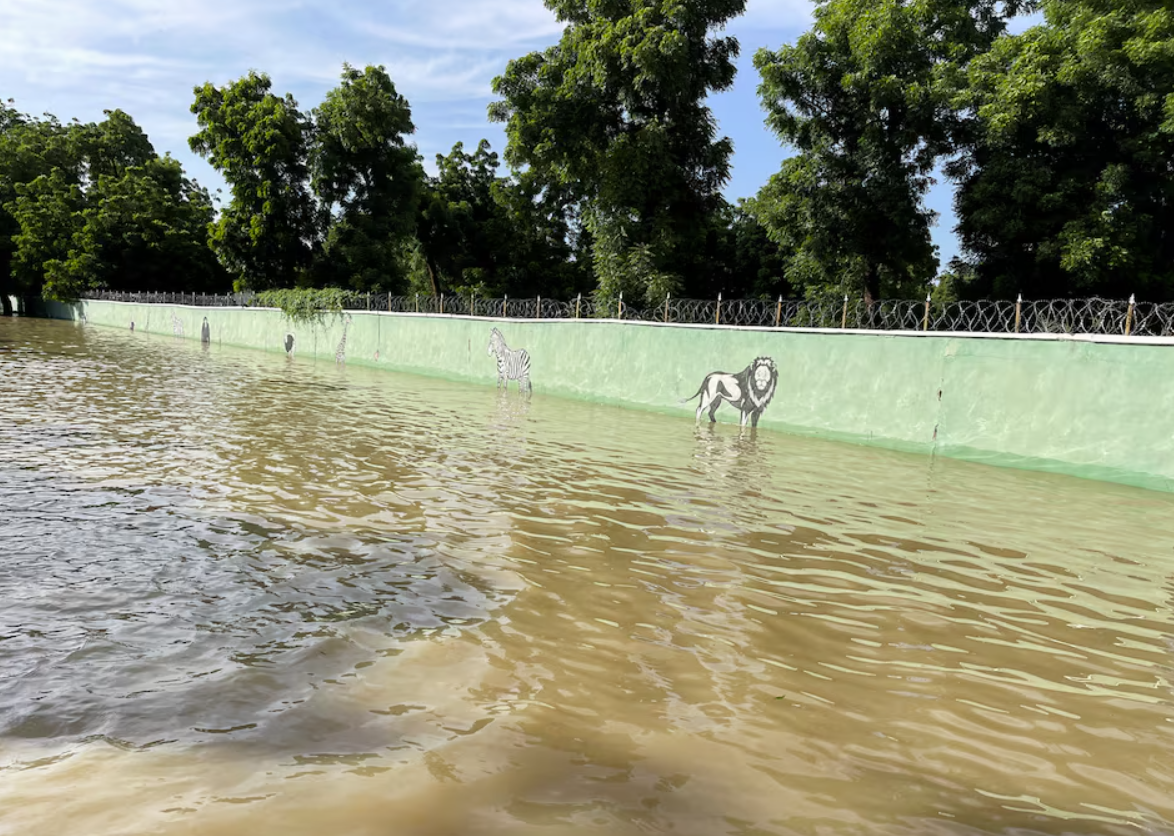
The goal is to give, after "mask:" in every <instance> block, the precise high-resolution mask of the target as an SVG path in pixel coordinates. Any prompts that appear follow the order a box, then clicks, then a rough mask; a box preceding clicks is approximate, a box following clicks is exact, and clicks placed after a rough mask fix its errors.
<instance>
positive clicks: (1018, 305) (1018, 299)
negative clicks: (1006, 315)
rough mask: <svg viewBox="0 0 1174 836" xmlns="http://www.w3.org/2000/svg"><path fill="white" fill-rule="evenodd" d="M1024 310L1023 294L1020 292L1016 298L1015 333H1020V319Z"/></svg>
mask: <svg viewBox="0 0 1174 836" xmlns="http://www.w3.org/2000/svg"><path fill="white" fill-rule="evenodd" d="M1022 312H1023V294H1022V293H1020V294H1019V295H1018V296H1017V297H1016V299H1015V333H1016V334H1018V333H1019V319H1020V316H1021V315H1022Z"/></svg>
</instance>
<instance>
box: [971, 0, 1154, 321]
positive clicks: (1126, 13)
mask: <svg viewBox="0 0 1174 836" xmlns="http://www.w3.org/2000/svg"><path fill="white" fill-rule="evenodd" d="M1042 5H1043V11H1044V23H1043V24H1042V25H1039V26H1035V27H1032V28H1031V29H1028V30H1027V31H1026V32H1024V33H1022V34H1021V35H1018V36H1014V37H1012V36H1007V37H1004V38H1001V39H1000V40H999V41H998V42H997V43H996V44H995V46H994V48H993V49H992V50H991V51H990V52H989V54H987V55H984V56H983V57H981V58H980V59H978V60H976V61H975V62H974V63H973V64H972V65H971V67H970V71H969V77H968V81H969V84H968V85H967V86H966V87H965V88H963V90H962V94H961V95H960V97H959V106H960V108H961V109H962V110H963V112H965V113H967V114H969V115H970V116H971V117H972V122H971V126H972V129H973V130H972V133H971V135H970V138H969V142H968V143H967V144H966V145H965V146H964V153H963V154H962V156H960V157H959V159H958V160H956V161H955V162H954V163H953V164H952V165H951V166H950V167H949V169H948V171H949V173H950V174H951V175H952V176H953V177H954V178H956V180H957V181H958V183H959V191H958V193H957V200H956V207H957V212H958V218H959V223H958V232H959V234H960V237H961V239H962V244H963V247H964V249H965V250H966V251H967V252H968V254H969V256H970V257H971V259H972V260H973V262H974V276H973V277H972V278H970V279H969V280H968V281H966V282H964V283H963V284H962V292H963V293H965V294H966V295H970V296H974V295H994V296H998V297H1004V298H1008V297H1014V296H1015V294H1016V293H1019V292H1022V293H1024V294H1025V295H1029V296H1033V297H1035V298H1047V297H1053V296H1087V295H1105V296H1112V297H1117V298H1124V297H1126V296H1128V295H1129V294H1130V293H1137V294H1138V295H1139V296H1142V297H1144V298H1149V299H1154V300H1169V299H1174V168H1171V164H1170V161H1171V160H1172V159H1174V8H1172V7H1171V6H1170V4H1169V3H1168V2H1165V0H1112V2H1109V0H1044V2H1043V3H1042Z"/></svg>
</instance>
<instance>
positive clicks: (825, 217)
mask: <svg viewBox="0 0 1174 836" xmlns="http://www.w3.org/2000/svg"><path fill="white" fill-rule="evenodd" d="M1018 6H1019V3H1018V2H1016V0H1011V1H1010V2H1007V3H1001V4H1000V3H996V2H995V0H978V2H972V1H967V0H823V1H822V2H820V3H818V5H817V8H816V13H815V26H814V27H813V29H812V30H811V31H810V32H808V33H806V34H804V35H802V36H801V37H800V38H799V39H798V41H797V42H796V43H795V44H793V45H787V46H784V47H782V48H781V49H779V50H778V51H777V52H771V51H769V50H761V51H759V53H758V54H757V55H756V56H755V60H754V63H755V66H756V67H757V68H758V70H759V72H760V73H761V74H762V85H761V87H760V88H759V92H760V95H761V96H762V100H763V104H764V106H765V107H766V109H767V113H768V116H767V123H768V124H769V125H770V127H771V128H772V129H773V130H774V131H775V132H776V133H777V134H778V136H779V138H780V139H782V140H783V141H784V142H786V143H788V144H790V145H792V146H794V147H795V148H796V149H797V150H798V152H799V153H798V155H797V156H795V157H792V158H790V159H788V160H786V161H785V162H784V164H783V167H782V170H781V171H780V172H779V173H778V174H777V175H775V176H774V177H772V178H771V181H770V183H769V184H768V185H767V186H766V187H765V188H764V189H763V191H762V192H761V193H760V195H759V196H758V199H757V201H756V202H755V206H756V209H757V210H758V213H759V217H760V219H761V220H762V222H763V223H764V224H765V225H766V226H767V228H768V229H769V230H770V231H771V234H772V236H773V237H774V238H775V239H776V240H777V241H778V242H779V243H780V244H781V245H783V246H784V247H785V248H786V249H787V250H788V251H789V252H790V253H791V258H792V259H793V265H792V272H793V274H794V275H793V276H792V281H794V282H795V283H797V284H799V285H801V286H804V287H807V288H808V289H814V290H826V289H836V290H838V291H839V290H842V291H847V292H853V293H863V295H864V297H865V299H866V300H872V299H876V298H879V297H880V296H882V295H894V294H911V295H916V294H919V293H920V292H922V291H923V290H924V288H925V287H926V285H927V284H928V283H929V280H930V279H931V278H933V276H934V273H935V272H936V269H937V256H936V253H935V251H934V248H933V246H932V244H931V242H930V232H929V230H930V225H931V223H932V222H933V220H934V218H933V215H932V213H930V212H929V211H928V210H927V209H926V208H925V206H924V203H923V200H922V198H923V196H924V194H925V191H926V189H927V187H928V186H929V183H930V180H929V176H930V173H931V172H932V170H933V167H934V164H935V162H936V161H937V160H938V159H939V157H940V156H941V155H943V154H945V153H947V152H948V151H949V150H950V147H951V146H950V142H951V139H952V137H953V134H954V130H953V129H954V127H955V123H956V119H955V116H954V113H953V111H952V110H951V106H950V99H951V96H950V94H951V92H952V89H953V84H952V83H953V81H954V79H955V77H956V75H957V73H958V72H959V70H960V68H962V67H964V66H965V65H966V63H967V62H969V61H970V60H971V59H972V58H973V57H974V56H975V55H977V54H981V52H982V51H983V50H985V49H987V48H988V47H989V46H990V44H991V43H993V42H994V41H995V40H996V39H997V38H998V36H999V35H1000V34H1002V32H1003V29H1004V26H1005V21H1004V17H1003V15H1004V14H1009V13H1013V12H1014V11H1016V10H1017V8H1018Z"/></svg>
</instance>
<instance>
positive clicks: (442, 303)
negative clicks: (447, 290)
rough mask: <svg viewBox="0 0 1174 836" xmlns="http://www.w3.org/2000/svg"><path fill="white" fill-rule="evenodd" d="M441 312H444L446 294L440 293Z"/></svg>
mask: <svg viewBox="0 0 1174 836" xmlns="http://www.w3.org/2000/svg"><path fill="white" fill-rule="evenodd" d="M440 312H441V313H444V294H443V293H442V294H440Z"/></svg>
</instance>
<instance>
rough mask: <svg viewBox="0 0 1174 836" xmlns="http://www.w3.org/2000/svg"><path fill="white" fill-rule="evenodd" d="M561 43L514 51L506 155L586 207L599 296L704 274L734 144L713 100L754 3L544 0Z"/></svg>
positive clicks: (506, 99)
mask: <svg viewBox="0 0 1174 836" xmlns="http://www.w3.org/2000/svg"><path fill="white" fill-rule="evenodd" d="M546 5H547V7H548V8H550V9H551V10H552V11H554V12H555V14H556V15H557V17H558V19H559V20H560V21H562V22H563V23H565V24H566V28H565V30H564V32H563V36H562V38H561V40H560V41H559V43H558V44H557V45H555V46H552V47H550V48H549V49H547V50H545V51H543V52H536V53H531V54H530V55H527V56H525V57H523V58H519V59H516V60H514V61H511V62H510V63H509V65H508V66H507V67H506V71H505V73H504V74H503V75H501V76H500V77H498V78H496V79H495V80H494V82H493V89H494V92H495V93H496V94H497V95H498V96H500V97H501V98H500V100H499V101H497V102H495V103H494V104H492V105H491V106H490V118H491V119H494V120H496V121H499V122H504V123H505V124H506V132H507V135H508V137H509V145H508V147H507V149H506V160H507V161H508V162H509V163H510V165H511V166H513V167H514V168H516V169H523V168H524V169H526V170H527V173H528V174H530V175H531V176H533V177H534V178H536V180H537V182H539V183H540V184H541V185H542V186H543V187H544V188H549V189H552V190H555V191H559V192H565V193H567V194H568V196H569V197H570V198H571V199H572V200H573V201H575V202H576V203H578V204H579V206H580V211H581V216H582V220H583V222H584V224H585V226H586V227H587V229H588V230H589V231H590V233H591V235H592V240H593V261H594V265H595V271H596V276H597V279H598V282H599V291H600V294H601V296H603V297H605V298H606V297H613V296H614V295H615V294H617V293H618V292H619V291H621V290H623V291H625V292H626V294H627V296H626V298H628V299H632V300H635V301H637V302H638V301H641V300H642V299H643V297H645V296H647V297H649V298H660V294H661V292H662V291H666V290H677V291H680V290H682V289H684V290H691V289H695V288H698V287H700V286H701V285H702V284H703V283H704V276H703V272H704V270H703V267H702V262H703V259H702V258H700V257H699V252H698V250H699V247H700V245H701V244H702V243H703V242H704V239H705V228H706V225H707V224H708V223H709V221H710V219H711V216H712V215H713V213H714V212H715V211H717V209H718V208H719V206H720V203H721V195H720V189H721V187H722V186H723V185H724V184H725V182H726V180H727V179H728V177H729V158H730V154H731V151H732V145H731V143H730V141H729V140H728V139H726V138H718V137H717V125H716V121H715V120H714V118H713V114H712V113H711V112H710V110H709V108H708V107H707V106H706V105H705V103H704V102H705V97H706V96H707V95H708V94H709V93H710V92H711V91H718V90H725V89H727V88H728V87H729V86H730V85H731V84H732V83H733V80H734V72H735V68H734V63H733V59H734V57H736V55H737V52H738V44H737V41H736V40H735V39H734V38H732V37H715V36H714V35H713V32H714V30H716V29H718V28H720V27H721V26H723V25H724V24H725V23H726V22H727V21H729V20H730V19H731V18H733V17H735V16H736V15H738V14H740V13H741V12H742V10H743V8H744V7H745V0H696V2H690V3H681V2H679V0H614V2H606V3H604V2H598V0H546Z"/></svg>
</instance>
